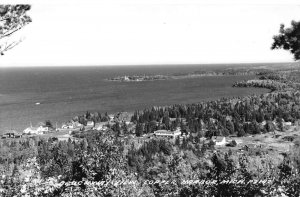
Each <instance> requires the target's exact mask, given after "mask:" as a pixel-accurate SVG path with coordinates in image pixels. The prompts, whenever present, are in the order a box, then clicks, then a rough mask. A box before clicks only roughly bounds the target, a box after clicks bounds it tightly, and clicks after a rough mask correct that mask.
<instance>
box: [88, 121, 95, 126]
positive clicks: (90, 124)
mask: <svg viewBox="0 0 300 197" xmlns="http://www.w3.org/2000/svg"><path fill="white" fill-rule="evenodd" d="M94 125H95V124H94V121H87V123H86V126H87V127H93V126H94Z"/></svg>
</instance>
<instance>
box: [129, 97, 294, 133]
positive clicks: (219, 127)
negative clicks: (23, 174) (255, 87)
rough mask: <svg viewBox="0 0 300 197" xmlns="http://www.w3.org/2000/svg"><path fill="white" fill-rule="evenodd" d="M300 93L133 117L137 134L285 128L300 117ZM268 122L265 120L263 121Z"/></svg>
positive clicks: (170, 108) (157, 109) (161, 110)
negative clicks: (178, 129)
mask: <svg viewBox="0 0 300 197" xmlns="http://www.w3.org/2000/svg"><path fill="white" fill-rule="evenodd" d="M299 108H300V92H298V91H297V92H293V91H286V92H276V93H268V94H264V95H260V96H248V97H244V98H235V99H234V98H233V99H228V98H224V99H220V100H217V101H209V102H202V103H199V104H187V105H173V106H168V107H152V108H151V109H145V110H143V111H136V112H135V113H134V115H133V116H132V120H131V121H133V122H135V123H136V124H137V127H136V133H151V132H153V131H155V130H157V129H161V128H165V129H171V130H172V129H174V128H175V127H176V126H180V127H181V128H182V130H183V132H185V131H186V132H191V133H196V134H197V136H198V137H201V136H206V137H210V136H212V135H221V136H222V135H223V136H227V135H229V134H237V135H238V136H243V135H245V134H246V133H248V134H258V133H262V132H263V133H264V132H270V131H274V129H275V128H276V127H278V128H279V129H280V130H282V124H283V122H284V121H285V122H294V121H295V120H298V119H300V112H299ZM263 122H264V123H263Z"/></svg>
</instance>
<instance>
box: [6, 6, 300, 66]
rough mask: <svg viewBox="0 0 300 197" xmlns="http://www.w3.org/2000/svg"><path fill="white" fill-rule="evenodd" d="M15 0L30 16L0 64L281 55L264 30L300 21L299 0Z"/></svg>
mask: <svg viewBox="0 0 300 197" xmlns="http://www.w3.org/2000/svg"><path fill="white" fill-rule="evenodd" d="M5 1H6V0H4V1H2V0H1V3H5ZM22 2H23V3H30V4H32V9H31V10H30V12H29V15H30V16H31V17H32V20H33V22H32V23H31V24H29V25H27V26H26V27H24V28H23V29H22V30H21V31H19V32H18V33H16V34H15V35H13V36H12V37H11V38H9V39H12V40H15V39H20V38H22V39H24V40H23V42H22V43H20V44H19V45H18V46H16V47H15V48H14V49H12V50H10V51H8V52H6V54H5V55H4V56H0V67H20V66H86V65H88V66H92V65H103V66H105V65H144V64H146V65H149V64H209V63H251V62H289V61H293V56H292V54H290V53H289V52H288V51H284V50H275V51H272V50H271V49H270V47H271V44H272V37H273V35H275V34H277V33H278V31H279V26H280V24H281V23H284V24H286V25H287V26H289V25H290V22H291V20H300V2H299V0H42V1H41V0H27V1H25V0H24V1H14V0H9V1H7V3H22Z"/></svg>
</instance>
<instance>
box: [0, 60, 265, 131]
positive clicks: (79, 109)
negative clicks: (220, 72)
mask: <svg viewBox="0 0 300 197" xmlns="http://www.w3.org/2000/svg"><path fill="white" fill-rule="evenodd" d="M216 66H219V67H220V65H216ZM204 67H205V66H203V65H202V66H201V65H199V66H196V65H190V66H180V67H179V66H143V67H142V66H127V67H64V68H54V67H46V68H1V69H0V132H4V131H5V130H8V129H16V130H19V131H23V130H24V129H25V128H26V127H28V126H29V125H30V122H31V123H32V124H33V125H35V124H37V123H39V122H43V121H45V120H51V121H52V122H53V123H54V124H55V122H57V123H58V126H60V125H61V123H62V122H64V121H67V120H69V119H71V118H72V117H73V116H75V115H79V114H82V113H84V112H86V111H91V112H94V111H98V112H101V113H104V112H108V113H114V112H118V111H134V110H136V109H139V110H142V109H144V108H146V107H151V106H153V105H155V106H161V105H171V104H181V103H196V102H201V101H204V100H213V99H219V98H222V97H236V96H245V95H250V94H261V93H265V92H268V90H266V89H258V88H233V87H232V84H233V83H234V82H236V81H240V80H244V79H250V78H253V76H215V77H201V78H190V79H177V80H166V81H144V82H112V81H106V80H105V79H107V78H110V77H117V76H123V75H134V74H137V75H141V74H146V75H153V74H173V73H191V72H193V71H197V70H199V69H201V68H204ZM36 103H40V104H39V105H36Z"/></svg>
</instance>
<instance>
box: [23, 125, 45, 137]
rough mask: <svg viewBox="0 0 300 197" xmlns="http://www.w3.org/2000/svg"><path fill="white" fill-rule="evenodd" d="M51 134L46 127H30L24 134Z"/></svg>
mask: <svg viewBox="0 0 300 197" xmlns="http://www.w3.org/2000/svg"><path fill="white" fill-rule="evenodd" d="M48 132H49V127H46V126H39V127H32V126H30V127H28V128H26V129H25V130H24V131H23V133H25V134H36V135H42V134H45V133H48Z"/></svg>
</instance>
